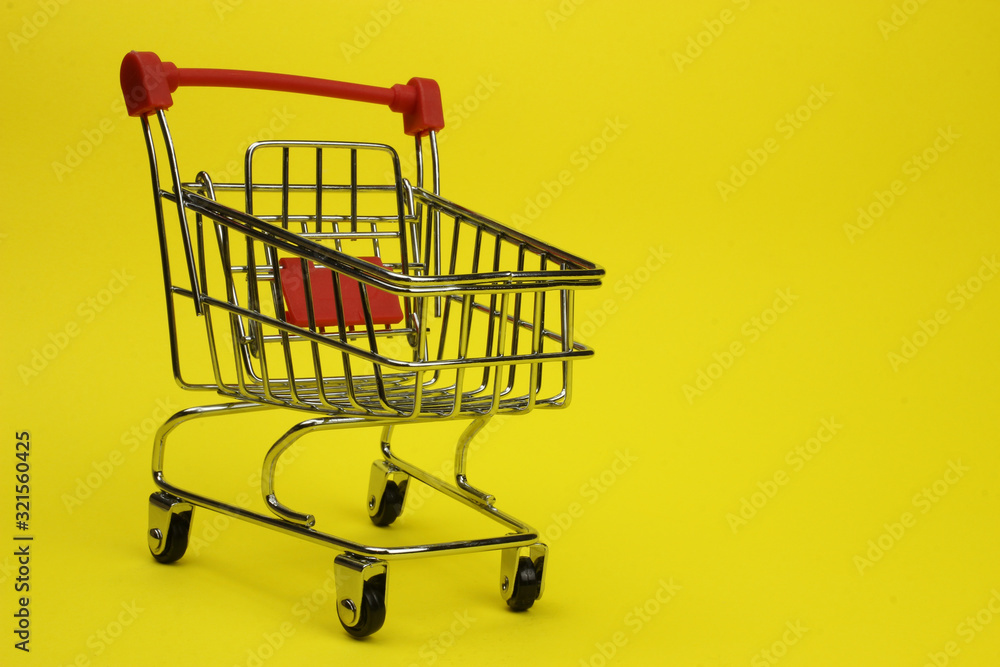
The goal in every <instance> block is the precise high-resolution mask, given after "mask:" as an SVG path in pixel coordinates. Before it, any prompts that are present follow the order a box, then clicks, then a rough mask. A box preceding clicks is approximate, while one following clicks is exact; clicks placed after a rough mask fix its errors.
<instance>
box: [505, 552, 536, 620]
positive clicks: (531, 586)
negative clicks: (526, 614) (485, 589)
mask: <svg viewBox="0 0 1000 667" xmlns="http://www.w3.org/2000/svg"><path fill="white" fill-rule="evenodd" d="M541 569H542V560H539V561H538V569H537V571H536V569H535V566H534V564H533V563H532V562H531V559H530V558H528V557H527V556H521V558H520V560H518V562H517V575H516V576H515V577H514V581H512V582H510V585H511V586H513V587H514V589H513V590H512V591H511V594H510V597H509V598H507V606H508V607H510V608H511V609H513V610H514V611H527V610H528V609H530V608H531V605H533V604H535V600H537V599H538V595H539V593H541V590H542V573H541Z"/></svg>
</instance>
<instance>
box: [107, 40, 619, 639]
mask: <svg viewBox="0 0 1000 667" xmlns="http://www.w3.org/2000/svg"><path fill="white" fill-rule="evenodd" d="M121 85H122V91H123V93H124V95H125V102H126V105H127V108H128V112H129V114H130V115H132V116H137V117H139V119H140V120H141V122H142V129H143V133H144V135H145V140H146V148H147V151H148V155H149V164H150V172H151V174H152V185H153V205H154V208H155V210H156V223H157V232H158V235H159V241H160V257H161V260H162V264H163V276H164V288H165V291H166V302H167V323H168V328H169V332H170V350H171V358H172V362H173V372H174V377H175V378H176V380H177V382H178V383H179V384H180V385H181V386H182V387H183V388H185V389H192V390H210V391H215V392H218V393H220V394H222V395H223V396H226V397H229V398H231V399H233V400H232V401H231V402H228V403H223V404H218V405H207V406H200V407H192V408H188V409H186V410H182V411H180V412H178V413H177V414H175V415H173V416H172V417H170V418H169V419H168V420H167V421H166V422H165V423H164V424H163V426H162V427H161V428H160V429H159V431H158V432H157V433H156V436H155V442H154V445H153V480H154V482H155V483H156V485H157V486H158V487H159V489H160V490H159V491H157V492H156V493H154V494H152V495H151V496H150V501H149V534H148V542H149V548H150V551H151V552H152V554H153V556H154V558H156V560H158V561H160V562H163V563H169V562H172V561H176V560H177V559H179V558H180V557H181V556H182V555H183V554H184V551H185V549H186V547H187V542H188V533H189V530H190V524H191V518H192V514H193V511H194V508H195V507H202V508H205V509H209V510H213V511H215V512H220V513H222V514H224V515H227V516H229V517H235V518H238V519H243V520H245V521H248V522H250V523H252V524H256V525H259V526H264V527H267V528H271V529H275V530H278V531H282V532H285V533H288V534H291V535H294V536H297V537H300V538H303V539H306V540H309V541H311V542H315V543H318V544H323V545H326V546H329V547H332V548H333V549H335V550H336V551H338V552H339V554H338V555H337V556H336V559H335V566H334V570H335V580H336V587H337V611H338V615H339V618H340V621H341V623H342V624H343V625H344V628H345V629H346V630H347V632H348V633H350V634H351V635H354V636H356V637H362V636H365V635H369V634H371V633H373V632H375V631H376V630H378V629H379V628H380V627H381V626H382V624H383V622H384V620H385V608H386V607H385V599H386V577H387V572H388V570H387V563H388V562H389V561H392V560H394V559H403V558H419V557H427V556H436V555H444V554H460V553H470V552H478V551H486V550H499V551H501V555H502V557H501V577H500V581H501V593H502V597H503V598H504V599H505V600H506V602H507V604H508V605H509V606H510V607H511V608H513V609H515V610H524V609H527V608H529V607H531V605H532V604H533V603H534V601H535V600H537V599H538V598H540V597H541V595H542V590H543V585H544V576H543V575H544V570H545V565H544V562H545V554H546V545H545V544H543V543H542V542H541V541H540V539H539V534H538V531H536V530H535V529H533V528H531V527H530V526H528V525H527V524H525V523H523V522H521V521H519V520H517V519H515V518H513V517H511V516H509V515H508V514H506V513H504V512H503V511H501V510H499V509H497V507H496V506H495V502H494V497H493V496H491V495H489V494H487V493H485V492H483V491H481V490H479V489H477V488H476V487H474V486H472V485H471V484H470V483H469V480H468V477H467V472H466V470H467V466H466V460H467V455H468V452H469V445H470V443H471V442H472V440H473V438H474V437H475V435H476V434H477V433H478V432H479V431H480V430H481V429H482V428H483V427H484V426H485V425H486V424H487V422H488V421H489V420H490V419H491V418H492V417H494V416H495V415H499V414H510V415H513V414H526V413H528V412H530V411H531V410H533V409H535V408H561V407H565V406H566V405H567V404H568V403H569V401H570V393H571V384H572V377H573V373H572V371H573V362H574V361H575V360H577V359H581V358H583V357H587V356H590V355H591V354H593V352H592V351H591V350H590V349H589V348H587V347H586V346H584V345H582V344H580V343H578V342H575V341H574V338H573V303H574V294H575V292H576V290H578V289H583V288H594V287H597V286H599V285H600V281H601V277H602V276H603V275H604V272H603V270H602V269H601V268H600V267H598V266H596V265H595V264H592V263H590V262H587V261H585V260H583V259H580V258H579V257H576V256H574V255H571V254H569V253H566V252H563V251H562V250H559V249H557V248H555V247H553V246H550V245H547V244H545V243H542V242H541V241H538V240H536V239H534V238H531V237H529V236H527V235H526V234H524V233H522V232H520V231H517V230H516V229H513V228H511V227H507V226H504V225H502V224H500V223H498V222H495V221H494V220H491V219H489V218H487V217H484V216H482V215H479V214H477V213H474V212H472V211H470V210H469V209H466V208H463V207H461V206H458V205H456V204H454V203H452V202H450V201H448V200H446V199H444V198H442V197H441V196H440V178H439V163H438V150H437V136H436V133H437V132H438V131H439V130H441V129H442V127H443V126H444V116H443V112H442V107H441V97H440V92H439V90H438V86H437V83H435V82H434V81H433V80H430V79H420V78H414V79H411V80H410V81H409V83H407V84H406V85H401V84H397V85H395V86H393V87H392V88H377V87H373V86H361V85H354V84H347V83H341V82H337V81H327V80H322V79H313V78H307V77H299V76H288V75H280V74H265V73H261V72H243V71H233V70H211V69H179V68H177V67H176V66H174V65H173V64H172V63H168V62H161V61H160V59H159V58H158V57H157V56H156V55H155V54H153V53H139V52H135V51H133V52H131V53H129V54H128V55H126V56H125V59H124V60H123V62H122V67H121ZM179 86H212V87H236V88H255V89H264V90H271V91H283V92H295V93H307V94H312V95H319V96H325V97H335V98H341V99H347V100H355V101H363V102H371V103H378V104H385V105H388V107H389V108H390V109H391V110H392V111H395V112H399V113H402V115H403V126H404V130H405V132H406V134H408V135H411V136H413V137H415V155H414V158H415V161H414V163H413V164H414V167H415V168H414V171H415V179H414V180H408V179H406V178H403V175H402V167H401V162H400V158H399V156H398V154H397V153H396V151H395V150H394V149H393V148H391V147H390V146H388V145H385V144H376V143H362V142H343V141H276V140H275V141H257V142H255V143H252V144H251V145H250V146H249V147H248V148H247V150H246V156H245V162H244V179H243V181H242V182H216V181H214V180H213V179H212V176H211V175H210V174H209V173H206V172H205V171H202V172H199V173H198V174H197V175H196V176H195V177H194V179H193V180H182V177H181V172H180V169H179V167H178V162H177V155H176V152H175V150H174V143H173V140H172V139H171V134H170V131H169V129H168V126H167V114H166V109H168V108H169V107H170V106H171V105H172V103H173V101H172V98H171V94H172V93H173V92H174V91H175V90H176V89H177V88H178V87H179ZM228 112H229V110H228V109H227V110H226V113H228ZM156 126H158V129H159V132H157V133H155V134H154V127H156ZM424 139H427V140H429V146H430V149H429V164H426V163H425V155H424V149H423V142H424ZM425 171H426V172H427V176H428V178H425ZM221 180H228V181H238V177H237V178H235V179H234V178H228V179H221ZM428 180H429V181H430V184H431V187H430V189H426V188H425V185H424V184H425V182H426V181H428ZM164 182H167V183H169V185H168V186H167V187H164V186H163V185H162V183H164ZM174 218H176V220H175V219H174ZM168 219H169V220H168ZM192 311H193V312H192ZM192 316H193V317H192ZM185 322H187V323H188V324H192V323H196V324H197V328H198V329H202V328H203V332H199V334H198V335H199V337H200V340H201V345H202V346H203V347H205V348H206V349H207V351H208V357H209V358H210V360H211V373H212V376H213V377H212V378H211V380H210V381H208V382H195V381H192V380H191V377H190V372H189V369H190V367H189V366H186V365H182V363H181V359H182V355H181V352H180V350H181V347H182V345H181V340H182V339H183V336H181V335H180V334H179V333H178V332H179V330H180V329H181V325H182V323H185ZM184 358H185V359H188V358H189V356H188V355H187V353H185V355H184ZM185 363H190V362H185ZM208 368H209V367H208V364H207V363H205V364H203V365H202V366H201V369H202V370H203V371H204V372H205V373H206V374H207V373H208V372H209V371H208ZM273 408H289V409H295V410H299V411H301V412H300V414H302V416H303V417H304V421H301V422H300V423H298V424H296V425H295V426H293V427H292V428H291V429H289V430H288V431H287V432H286V433H285V434H284V435H282V436H281V437H280V438H279V439H278V440H277V442H275V443H274V444H273V445H272V446H271V447H270V449H269V450H268V451H267V453H266V455H265V457H264V462H263V468H262V472H261V491H262V495H263V501H264V503H265V504H266V507H267V510H268V511H270V514H267V513H263V512H256V511H252V510H249V509H246V508H244V507H242V506H236V505H233V504H231V503H227V502H222V501H219V500H215V499H212V498H209V497H207V496H206V495H202V494H199V493H195V492H193V491H188V490H185V489H181V488H178V487H177V486H175V485H173V484H171V483H170V482H169V481H167V478H166V477H165V476H164V472H163V471H164V455H165V450H166V440H167V436H168V435H169V434H170V433H172V432H173V431H174V429H176V428H177V427H178V426H180V425H181V424H183V423H185V422H188V421H191V420H194V419H199V418H203V417H210V416H217V415H229V414H237V413H239V414H243V413H250V412H254V411H259V410H266V409H273ZM303 413H304V414H303ZM445 419H468V420H471V423H470V424H469V425H468V427H467V428H466V429H465V430H464V432H463V434H462V436H461V438H460V439H459V442H458V445H457V448H456V451H455V467H454V479H450V480H444V479H440V478H439V477H437V476H435V475H432V474H430V473H427V472H425V471H424V470H421V469H420V468H417V467H415V466H413V465H411V464H410V463H408V462H407V461H404V460H401V459H400V458H398V457H397V456H396V455H395V454H394V452H393V450H392V448H391V445H390V438H391V435H392V431H393V428H394V427H395V426H397V425H399V424H409V423H418V422H429V421H435V420H445ZM376 425H377V426H381V427H382V438H381V453H382V457H381V458H380V459H379V460H377V461H375V463H374V464H373V465H372V468H371V477H370V485H369V491H368V498H367V508H368V514H369V516H370V518H371V520H372V521H373V522H374V523H375V524H376V525H379V526H388V525H389V524H391V523H392V522H393V521H394V520H395V519H396V518H397V517H398V516H399V515H400V513H401V512H402V511H403V504H404V501H405V499H406V496H407V488H408V487H409V485H410V483H411V480H417V481H419V482H421V483H423V484H426V485H428V486H429V487H431V488H433V489H435V490H437V491H439V492H441V493H443V494H445V495H446V496H449V497H451V498H454V499H455V500H457V501H459V502H461V503H463V504H465V505H467V506H469V507H472V508H474V509H476V510H478V511H479V512H481V513H483V514H485V515H486V516H488V517H490V518H492V519H494V520H495V521H497V522H498V523H500V524H502V525H503V526H504V527H505V528H506V529H507V531H508V532H506V533H505V534H503V535H501V536H499V537H493V538H487V539H473V540H465V541H450V542H439V543H432V544H421V545H415V546H388V547H386V546H368V545H364V544H359V543H357V542H354V541H351V540H348V539H344V538H342V537H337V536H334V535H331V534H328V533H325V532H321V531H319V530H316V529H315V528H314V527H313V526H314V525H315V521H314V517H313V516H312V515H310V514H304V513H300V512H298V511H295V510H293V509H291V508H289V507H287V506H286V505H284V504H282V503H281V502H280V501H279V500H278V498H277V496H276V494H275V489H274V481H275V470H276V466H277V465H278V463H279V459H280V457H281V456H282V453H283V452H285V451H286V450H287V449H288V448H289V447H290V446H291V445H293V444H294V443H295V442H296V441H297V440H298V439H299V438H301V437H302V436H304V435H306V434H308V433H313V432H316V431H324V430H327V429H337V428H350V427H359V426H376Z"/></svg>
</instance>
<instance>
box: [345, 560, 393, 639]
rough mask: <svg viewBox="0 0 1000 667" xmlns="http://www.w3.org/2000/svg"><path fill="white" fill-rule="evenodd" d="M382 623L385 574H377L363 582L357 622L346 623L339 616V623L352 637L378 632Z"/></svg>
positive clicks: (383, 618) (383, 619) (383, 616)
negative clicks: (352, 623)
mask: <svg viewBox="0 0 1000 667" xmlns="http://www.w3.org/2000/svg"><path fill="white" fill-rule="evenodd" d="M383 623H385V575H384V574H377V575H375V576H374V577H372V578H371V579H369V580H368V581H366V582H365V585H364V592H363V593H362V594H361V609H359V610H358V621H357V623H355V624H354V625H348V624H347V623H344V620H343V618H341V620H340V624H341V625H343V626H344V629H345V630H347V634H349V635H351V636H352V637H367V636H368V635H370V634H374V633H375V632H378V630H379V628H381V627H382V624H383Z"/></svg>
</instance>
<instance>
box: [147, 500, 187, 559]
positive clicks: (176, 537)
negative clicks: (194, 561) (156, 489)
mask: <svg viewBox="0 0 1000 667" xmlns="http://www.w3.org/2000/svg"><path fill="white" fill-rule="evenodd" d="M192 514H193V508H192V507H191V505H189V504H188V503H185V502H182V501H181V500H179V499H177V498H174V497H173V496H169V495H167V494H165V493H162V492H161V493H154V494H152V495H151V496H149V533H148V535H147V538H148V539H147V541H148V543H149V552H150V553H151V554H153V558H155V559H156V560H157V561H159V562H160V563H173V562H174V561H177V560H180V558H181V556H183V555H184V552H185V551H187V546H188V534H189V533H190V531H191V515H192Z"/></svg>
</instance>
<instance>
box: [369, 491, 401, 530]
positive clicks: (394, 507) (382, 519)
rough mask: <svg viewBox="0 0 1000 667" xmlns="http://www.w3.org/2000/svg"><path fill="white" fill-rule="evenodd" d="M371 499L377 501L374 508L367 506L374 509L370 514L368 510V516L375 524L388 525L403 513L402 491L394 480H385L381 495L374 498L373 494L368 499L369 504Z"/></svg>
mask: <svg viewBox="0 0 1000 667" xmlns="http://www.w3.org/2000/svg"><path fill="white" fill-rule="evenodd" d="M373 501H376V502H377V506H376V507H375V508H371V507H369V510H371V509H374V510H375V513H374V514H372V513H371V512H370V511H369V514H368V516H369V518H371V520H372V523H374V524H375V525H376V526H388V525H390V524H392V522H393V521H395V520H396V519H397V518H398V517H399V515H400V514H402V513H403V493H402V492H401V491H400V490H399V486H398V485H397V484H396V483H395V482H391V481H387V482H386V483H385V491H383V492H382V497H381V498H380V499H376V498H375V496H372V497H371V498H370V499H369V501H368V502H369V505H371V503H372V502H373Z"/></svg>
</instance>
